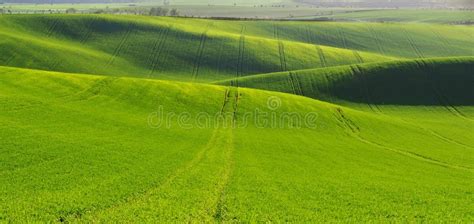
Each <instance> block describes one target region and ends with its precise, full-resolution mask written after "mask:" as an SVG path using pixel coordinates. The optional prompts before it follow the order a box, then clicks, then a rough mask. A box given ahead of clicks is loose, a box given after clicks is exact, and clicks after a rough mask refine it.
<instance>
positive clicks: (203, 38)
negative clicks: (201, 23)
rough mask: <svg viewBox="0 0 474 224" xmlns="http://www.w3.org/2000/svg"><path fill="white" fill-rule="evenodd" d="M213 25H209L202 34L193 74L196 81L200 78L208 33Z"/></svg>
mask: <svg viewBox="0 0 474 224" xmlns="http://www.w3.org/2000/svg"><path fill="white" fill-rule="evenodd" d="M211 26H212V24H209V25H208V26H207V27H206V29H205V30H204V32H202V33H201V37H200V41H199V47H198V50H197V53H196V55H197V56H196V58H195V61H194V66H193V73H192V80H193V81H196V79H197V78H198V76H199V69H200V68H201V61H202V56H203V54H204V48H205V47H206V41H207V32H209V30H210V28H211Z"/></svg>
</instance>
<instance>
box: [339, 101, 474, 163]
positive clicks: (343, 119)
mask: <svg viewBox="0 0 474 224" xmlns="http://www.w3.org/2000/svg"><path fill="white" fill-rule="evenodd" d="M333 115H334V116H335V118H336V120H337V121H338V122H339V123H340V125H339V126H340V127H341V128H343V130H345V132H346V133H347V134H348V135H349V136H352V137H354V138H355V139H357V140H359V141H360V142H363V143H365V144H367V145H372V146H375V147H377V148H381V149H384V150H387V151H391V152H394V153H397V154H399V155H403V156H407V157H410V158H413V159H417V160H420V161H424V162H427V163H431V164H434V165H438V166H442V167H446V168H453V169H460V170H467V171H473V170H474V169H473V168H470V167H465V166H460V165H453V164H449V163H445V162H442V161H439V160H436V159H433V158H430V157H428V156H424V155H421V154H418V153H414V152H409V151H406V150H402V149H397V148H393V147H389V146H385V145H382V144H380V143H377V142H374V141H371V140H368V139H366V138H364V137H362V136H361V135H360V132H361V129H360V128H359V126H358V125H357V124H356V123H355V122H353V121H352V120H351V119H350V118H349V117H348V116H346V115H345V114H344V111H343V110H342V109H341V108H336V113H333Z"/></svg>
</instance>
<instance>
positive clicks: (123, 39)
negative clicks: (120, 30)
mask: <svg viewBox="0 0 474 224" xmlns="http://www.w3.org/2000/svg"><path fill="white" fill-rule="evenodd" d="M131 32H132V27H131V25H129V26H128V27H127V31H125V34H124V35H123V37H122V39H121V40H120V42H119V45H118V46H117V47H116V48H115V50H114V53H113V54H112V56H111V57H110V59H109V62H108V63H107V66H110V65H112V64H113V63H114V61H115V58H117V57H118V55H119V54H120V51H122V49H123V47H124V45H125V43H126V42H127V40H128V38H129V36H130V33H131Z"/></svg>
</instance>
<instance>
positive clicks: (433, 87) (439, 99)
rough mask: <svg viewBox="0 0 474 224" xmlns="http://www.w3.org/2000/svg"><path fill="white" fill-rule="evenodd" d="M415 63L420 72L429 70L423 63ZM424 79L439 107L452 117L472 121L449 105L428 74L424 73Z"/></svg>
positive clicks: (448, 101) (446, 98)
mask: <svg viewBox="0 0 474 224" xmlns="http://www.w3.org/2000/svg"><path fill="white" fill-rule="evenodd" d="M415 62H416V64H417V66H418V68H419V69H420V70H422V69H423V68H428V69H429V66H428V65H426V64H425V63H424V62H423V61H418V60H415ZM429 70H431V69H429ZM425 79H426V80H427V81H428V83H430V86H431V90H432V92H433V94H434V96H435V99H436V101H437V102H438V103H439V104H440V105H442V106H443V107H444V108H445V109H446V110H447V111H449V112H450V113H452V114H453V115H454V116H457V117H460V118H462V119H465V120H468V121H473V120H472V119H471V118H469V117H467V116H466V115H464V113H462V112H461V111H460V110H459V109H458V108H456V107H455V106H454V105H453V104H451V103H450V100H449V98H448V97H447V96H445V95H444V94H442V92H441V91H440V90H439V88H438V85H437V83H436V81H435V80H434V79H433V77H432V75H430V73H429V72H425Z"/></svg>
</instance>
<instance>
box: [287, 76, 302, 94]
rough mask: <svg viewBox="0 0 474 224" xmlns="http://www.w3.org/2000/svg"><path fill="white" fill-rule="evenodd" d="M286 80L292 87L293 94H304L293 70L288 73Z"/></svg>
mask: <svg viewBox="0 0 474 224" xmlns="http://www.w3.org/2000/svg"><path fill="white" fill-rule="evenodd" d="M288 80H289V83H290V86H291V88H292V89H293V93H294V94H295V95H300V96H304V93H303V89H302V88H301V83H300V81H299V79H298V77H297V76H296V75H295V74H294V73H293V72H289V73H288Z"/></svg>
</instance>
